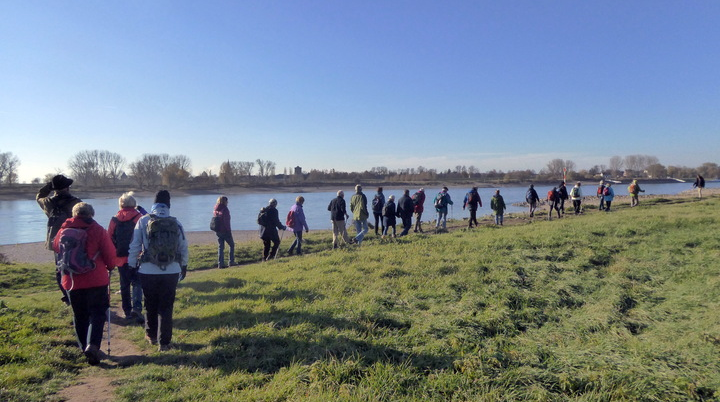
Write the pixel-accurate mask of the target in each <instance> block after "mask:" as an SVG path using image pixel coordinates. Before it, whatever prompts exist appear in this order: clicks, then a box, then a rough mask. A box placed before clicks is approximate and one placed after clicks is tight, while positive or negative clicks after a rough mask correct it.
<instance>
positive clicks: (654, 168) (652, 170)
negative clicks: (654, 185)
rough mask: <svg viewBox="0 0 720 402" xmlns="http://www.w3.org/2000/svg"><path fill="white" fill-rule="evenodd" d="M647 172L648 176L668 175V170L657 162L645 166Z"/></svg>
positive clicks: (660, 176) (660, 177)
mask: <svg viewBox="0 0 720 402" xmlns="http://www.w3.org/2000/svg"><path fill="white" fill-rule="evenodd" d="M647 172H648V175H649V176H650V177H653V178H656V179H664V178H665V177H667V175H668V171H667V169H666V168H665V166H663V165H661V164H659V163H653V164H652V165H649V166H648V167H647Z"/></svg>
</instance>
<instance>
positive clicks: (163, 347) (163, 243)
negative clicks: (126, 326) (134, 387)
mask: <svg viewBox="0 0 720 402" xmlns="http://www.w3.org/2000/svg"><path fill="white" fill-rule="evenodd" d="M128 264H130V266H131V267H135V266H138V265H139V268H138V274H139V275H140V284H141V285H142V289H143V296H144V297H145V339H146V340H147V341H148V342H149V343H150V344H151V345H157V344H158V342H159V343H160V346H159V349H158V350H159V351H161V352H164V351H167V350H169V349H170V341H171V340H172V332H173V307H174V304H175V291H176V290H177V285H178V282H179V281H181V280H183V279H185V276H186V275H187V265H188V242H187V238H186V237H185V232H184V231H183V227H182V224H181V223H180V222H179V221H178V220H177V219H176V218H175V217H172V216H170V193H169V192H168V191H167V190H160V191H158V192H157V194H155V202H154V204H153V205H152V206H151V207H150V213H149V214H148V215H144V216H142V217H141V218H140V220H138V222H137V224H136V225H135V231H134V232H133V238H132V242H131V243H130V251H129V255H128Z"/></svg>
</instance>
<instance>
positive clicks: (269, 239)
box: [258, 198, 287, 261]
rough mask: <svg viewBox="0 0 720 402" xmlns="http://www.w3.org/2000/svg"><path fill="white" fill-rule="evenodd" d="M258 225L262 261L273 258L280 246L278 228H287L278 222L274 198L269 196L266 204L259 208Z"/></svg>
mask: <svg viewBox="0 0 720 402" xmlns="http://www.w3.org/2000/svg"><path fill="white" fill-rule="evenodd" d="M258 225H259V226H260V238H261V239H262V241H263V261H270V260H272V259H273V258H275V256H276V255H277V251H278V248H280V235H279V234H278V229H281V230H287V226H284V225H283V224H282V222H280V217H279V214H278V210H277V200H276V199H274V198H271V199H270V201H268V205H267V206H266V207H264V208H262V209H261V210H260V214H259V215H258ZM271 244H272V249H271Z"/></svg>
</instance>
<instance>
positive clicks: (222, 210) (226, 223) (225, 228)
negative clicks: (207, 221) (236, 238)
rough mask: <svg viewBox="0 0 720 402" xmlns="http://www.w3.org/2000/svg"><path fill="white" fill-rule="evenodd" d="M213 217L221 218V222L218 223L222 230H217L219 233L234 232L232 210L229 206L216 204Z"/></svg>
mask: <svg viewBox="0 0 720 402" xmlns="http://www.w3.org/2000/svg"><path fill="white" fill-rule="evenodd" d="M213 216H217V217H219V218H220V222H218V223H220V229H218V230H217V232H218V233H227V232H232V228H230V210H229V209H228V207H227V205H225V204H215V210H214V211H213Z"/></svg>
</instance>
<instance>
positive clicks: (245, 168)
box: [234, 161, 255, 177]
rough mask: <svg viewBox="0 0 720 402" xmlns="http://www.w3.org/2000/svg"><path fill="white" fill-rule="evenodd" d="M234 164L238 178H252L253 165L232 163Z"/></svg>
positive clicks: (249, 163)
mask: <svg viewBox="0 0 720 402" xmlns="http://www.w3.org/2000/svg"><path fill="white" fill-rule="evenodd" d="M234 163H235V164H236V169H237V173H238V174H239V175H240V176H247V177H250V176H252V172H253V168H255V164H254V163H252V162H242V161H240V162H234Z"/></svg>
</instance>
